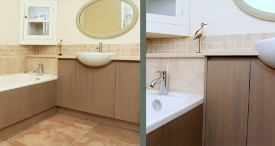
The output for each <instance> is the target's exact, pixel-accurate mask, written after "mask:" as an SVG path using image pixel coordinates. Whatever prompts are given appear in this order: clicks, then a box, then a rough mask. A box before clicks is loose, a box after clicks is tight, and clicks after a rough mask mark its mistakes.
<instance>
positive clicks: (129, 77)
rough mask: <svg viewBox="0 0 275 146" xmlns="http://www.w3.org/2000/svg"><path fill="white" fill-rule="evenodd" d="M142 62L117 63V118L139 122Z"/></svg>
mask: <svg viewBox="0 0 275 146" xmlns="http://www.w3.org/2000/svg"><path fill="white" fill-rule="evenodd" d="M139 117H140V64H139V63H127V62H120V63H116V102H115V118H117V119H120V120H125V121H130V122H134V123H139V121H140V120H139V119H140V118H139Z"/></svg>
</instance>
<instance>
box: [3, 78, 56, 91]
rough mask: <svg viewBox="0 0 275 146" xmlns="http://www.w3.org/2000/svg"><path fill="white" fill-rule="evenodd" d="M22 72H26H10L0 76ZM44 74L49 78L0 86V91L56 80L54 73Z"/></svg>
mask: <svg viewBox="0 0 275 146" xmlns="http://www.w3.org/2000/svg"><path fill="white" fill-rule="evenodd" d="M22 74H26V73H18V74H10V75H4V76H0V77H5V76H16V75H22ZM28 75H32V74H28ZM44 76H47V77H49V78H48V79H43V80H39V81H32V82H27V83H22V84H18V85H13V86H10V87H4V88H0V93H1V92H5V91H8V90H12V89H17V88H21V87H26V86H30V85H35V84H39V83H44V82H49V81H54V80H57V75H54V74H44ZM37 77H39V76H37Z"/></svg>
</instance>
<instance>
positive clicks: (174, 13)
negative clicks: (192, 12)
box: [146, 0, 189, 25]
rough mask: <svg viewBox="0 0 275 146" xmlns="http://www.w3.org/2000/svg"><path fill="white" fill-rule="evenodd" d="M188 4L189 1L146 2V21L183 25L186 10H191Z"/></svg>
mask: <svg viewBox="0 0 275 146" xmlns="http://www.w3.org/2000/svg"><path fill="white" fill-rule="evenodd" d="M188 2H189V1H188V0H169V1H167V0H146V4H147V5H146V21H148V22H159V23H169V24H174V25H175V24H182V22H183V19H184V18H183V16H184V15H183V13H184V8H187V10H188V9H189V7H188V6H189V3H188ZM187 12H188V11H187Z"/></svg>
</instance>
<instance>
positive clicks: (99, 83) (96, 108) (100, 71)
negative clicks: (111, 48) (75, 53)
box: [75, 62, 116, 118]
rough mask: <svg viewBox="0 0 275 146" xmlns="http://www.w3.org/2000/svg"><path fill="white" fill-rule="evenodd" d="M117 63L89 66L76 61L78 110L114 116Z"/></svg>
mask: <svg viewBox="0 0 275 146" xmlns="http://www.w3.org/2000/svg"><path fill="white" fill-rule="evenodd" d="M115 79H116V76H115V63H110V64H108V65H107V66H105V67H103V68H95V69H92V68H88V67H85V66H83V65H81V64H80V63H78V62H76V99H75V101H76V110H80V111H84V112H88V113H93V114H98V115H102V116H106V117H112V118H113V117H114V109H115V107H114V106H115V104H114V103H115V101H114V100H115Z"/></svg>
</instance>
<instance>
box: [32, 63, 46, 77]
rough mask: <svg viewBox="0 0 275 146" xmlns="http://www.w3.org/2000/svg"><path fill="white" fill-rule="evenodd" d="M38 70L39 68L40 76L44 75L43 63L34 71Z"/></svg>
mask: <svg viewBox="0 0 275 146" xmlns="http://www.w3.org/2000/svg"><path fill="white" fill-rule="evenodd" d="M37 70H39V76H43V75H44V66H43V64H38V68H36V69H35V70H34V71H33V72H36V71H37Z"/></svg>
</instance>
